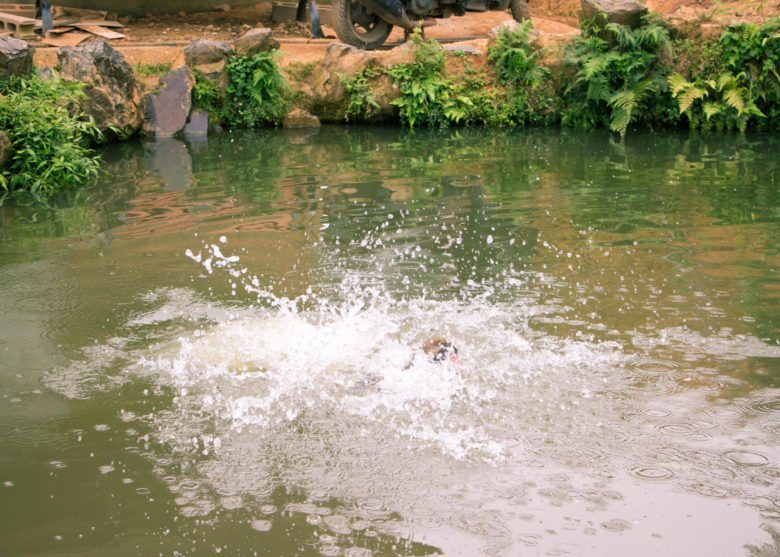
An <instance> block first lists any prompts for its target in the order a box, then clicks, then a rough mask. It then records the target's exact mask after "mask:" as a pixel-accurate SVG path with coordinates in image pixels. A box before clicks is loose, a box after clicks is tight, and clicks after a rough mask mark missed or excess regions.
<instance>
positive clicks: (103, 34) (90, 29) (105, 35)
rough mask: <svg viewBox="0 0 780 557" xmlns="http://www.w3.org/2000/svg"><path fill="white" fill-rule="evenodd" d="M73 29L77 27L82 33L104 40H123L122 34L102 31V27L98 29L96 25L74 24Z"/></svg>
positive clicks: (106, 30)
mask: <svg viewBox="0 0 780 557" xmlns="http://www.w3.org/2000/svg"><path fill="white" fill-rule="evenodd" d="M73 27H77V28H79V29H81V30H82V31H86V32H87V33H92V34H93V35H97V36H98V37H103V38H104V39H124V38H125V36H124V35H123V34H122V33H117V32H116V31H111V30H110V29H104V28H103V27H98V26H97V25H84V24H82V23H74V24H73Z"/></svg>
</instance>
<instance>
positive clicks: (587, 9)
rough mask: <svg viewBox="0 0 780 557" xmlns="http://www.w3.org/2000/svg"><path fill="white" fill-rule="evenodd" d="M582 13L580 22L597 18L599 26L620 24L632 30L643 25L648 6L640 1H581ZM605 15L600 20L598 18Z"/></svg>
mask: <svg viewBox="0 0 780 557" xmlns="http://www.w3.org/2000/svg"><path fill="white" fill-rule="evenodd" d="M580 1H581V3H582V11H581V12H580V21H587V20H589V19H593V18H596V22H597V24H598V25H599V26H603V24H605V23H619V24H620V25H627V26H628V27H631V28H632V29H634V28H636V27H639V26H640V25H641V24H642V17H643V16H644V15H645V14H647V6H645V5H644V4H642V3H641V2H639V1H638V0H580ZM600 14H603V16H601V17H600V18H599V17H597V16H599V15H600Z"/></svg>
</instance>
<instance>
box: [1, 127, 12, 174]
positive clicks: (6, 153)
mask: <svg viewBox="0 0 780 557" xmlns="http://www.w3.org/2000/svg"><path fill="white" fill-rule="evenodd" d="M9 158H11V138H10V137H8V134H7V133H5V132H4V131H0V169H2V168H5V165H6V164H8V159H9Z"/></svg>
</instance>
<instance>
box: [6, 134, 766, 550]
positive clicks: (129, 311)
mask: <svg viewBox="0 0 780 557" xmlns="http://www.w3.org/2000/svg"><path fill="white" fill-rule="evenodd" d="M778 152H780V138H778V137H772V136H761V135H747V136H741V137H739V136H736V137H727V136H715V135H713V136H696V135H687V134H686V135H676V134H670V133H663V134H639V135H634V136H632V137H629V138H628V139H627V140H626V142H625V143H624V144H622V143H619V142H615V141H614V139H613V138H611V137H610V136H609V135H608V134H606V133H574V132H569V133H567V132H560V131H539V132H528V131H518V132H515V131H499V132H496V131H482V130H456V131H441V132H409V131H405V130H398V129H384V128H327V127H326V128H323V129H321V130H318V131H307V132H299V133H291V132H286V131H279V130H271V131H265V132H261V133H232V134H231V133H226V134H222V135H218V136H214V137H209V138H208V139H206V138H195V139H193V140H191V141H183V140H182V141H180V140H177V139H168V140H161V141H158V142H150V143H136V144H123V145H114V146H111V147H109V148H106V149H105V151H104V152H103V153H102V156H103V158H104V168H105V170H106V176H105V177H104V178H103V179H102V182H101V184H99V185H98V186H96V187H93V188H91V189H89V190H86V191H84V192H82V193H81V194H80V195H79V196H78V197H77V199H75V200H72V201H71V202H69V203H67V204H63V206H62V207H60V208H53V209H40V208H32V207H10V206H9V205H8V204H6V206H5V207H3V208H2V209H0V242H1V243H0V284H1V285H2V297H0V315H1V316H2V318H0V547H2V554H3V555H55V554H56V555H107V554H111V555H152V554H154V555H212V554H217V553H221V554H223V555H267V556H294V555H295V556H298V555H304V556H308V555H344V556H347V557H358V556H363V557H365V556H368V555H374V556H390V555H418V556H419V555H441V554H443V555H452V556H455V555H462V556H473V555H495V556H504V555H563V554H571V555H593V556H605V555H606V556H618V555H621V556H622V555H634V556H636V555H667V556H670V555H679V556H688V555H776V554H777V553H778V551H780V157H778V156H777V153H778ZM436 335H440V336H443V337H445V338H447V339H449V340H450V341H451V342H452V343H453V344H454V345H455V346H456V347H457V349H458V356H459V360H460V361H459V362H454V361H449V360H448V361H444V362H435V361H432V360H431V359H430V358H429V357H428V356H427V355H426V354H425V353H424V352H423V350H422V349H421V345H422V344H423V342H425V340H426V339H430V338H431V337H433V336H436Z"/></svg>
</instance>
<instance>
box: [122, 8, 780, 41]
mask: <svg viewBox="0 0 780 557" xmlns="http://www.w3.org/2000/svg"><path fill="white" fill-rule="evenodd" d="M529 4H530V7H531V14H532V15H533V17H534V20H535V27H537V30H538V31H540V32H541V33H547V32H551V33H564V34H565V33H568V32H569V31H570V28H569V27H567V26H573V27H576V25H577V14H578V12H579V9H580V0H530V2H529ZM647 5H648V7H649V8H650V9H651V10H653V11H656V12H659V13H661V14H664V15H666V16H667V17H671V18H676V19H682V20H686V21H700V22H713V23H721V24H723V23H728V22H731V21H734V20H739V21H752V22H762V21H765V20H766V19H769V18H773V17H778V16H780V0H647ZM507 17H508V15H507V14H503V13H496V12H487V13H472V14H468V15H467V16H465V17H453V18H450V19H447V20H439V25H438V26H437V27H433V28H431V29H429V30H428V31H427V33H428V35H429V36H431V37H437V38H442V37H444V38H448V37H450V38H451V37H471V36H477V35H484V34H485V33H486V32H487V31H488V30H489V29H490V28H492V26H495V25H497V24H498V23H500V22H501V21H503V20H504V19H506V18H507ZM537 19H538V21H536V20H537ZM121 21H122V22H123V23H124V24H125V26H126V27H125V28H124V29H123V30H122V33H124V34H125V35H126V36H127V38H126V39H124V40H122V41H118V42H120V43H121V42H124V43H145V44H155V43H166V42H168V43H170V42H188V41H191V40H194V39H198V38H207V39H215V40H222V41H228V40H232V39H235V38H237V37H239V36H241V35H243V34H244V33H245V32H246V31H248V30H249V29H251V28H253V27H271V28H273V29H274V32H275V35H276V36H278V37H297V38H309V37H310V36H311V35H310V33H309V29H308V26H307V25H305V24H301V23H296V22H289V23H285V24H282V25H274V24H273V23H272V21H271V4H270V2H263V3H260V4H257V5H256V6H253V7H249V8H241V9H231V10H229V11H216V10H215V11H211V12H201V13H186V12H180V13H179V14H173V15H165V16H147V17H141V18H127V19H122V20H121ZM556 23H558V24H562V25H556ZM325 33H326V36H327V35H330V36H331V37H332V36H334V33H333V31H332V30H330V29H327V28H326V29H325ZM397 38H398V37H396V36H391V39H390V40H391V41H392V40H393V39H397Z"/></svg>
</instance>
